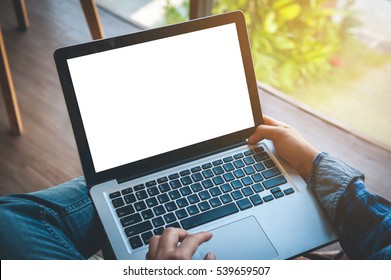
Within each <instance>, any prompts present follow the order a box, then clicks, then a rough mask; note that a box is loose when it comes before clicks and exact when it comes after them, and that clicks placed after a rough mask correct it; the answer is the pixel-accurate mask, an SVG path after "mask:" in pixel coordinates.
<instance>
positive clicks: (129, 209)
mask: <svg viewBox="0 0 391 280" xmlns="http://www.w3.org/2000/svg"><path fill="white" fill-rule="evenodd" d="M115 211H116V212H117V215H118V217H119V218H121V217H124V216H127V215H129V214H133V213H134V212H135V211H134V208H133V206H132V205H126V206H123V207H121V208H118V209H117V210H115Z"/></svg>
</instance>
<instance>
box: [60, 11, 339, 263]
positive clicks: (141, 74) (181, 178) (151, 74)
mask: <svg viewBox="0 0 391 280" xmlns="http://www.w3.org/2000/svg"><path fill="white" fill-rule="evenodd" d="M55 60H56V65H57V69H58V72H59V77H60V81H61V85H62V87H63V91H64V96H65V100H66V103H67V107H68V111H69V115H70V118H71V122H72V126H73V129H74V133H75V138H76V142H77V146H78V150H79V154H80V158H81V162H82V166H83V171H84V175H85V178H86V182H87V185H88V187H89V188H90V194H91V197H92V199H93V202H94V204H95V206H96V209H97V211H98V213H99V216H100V218H101V220H102V223H103V226H104V228H105V231H106V233H107V235H108V238H109V240H110V243H111V245H112V247H113V249H114V252H115V254H116V257H117V258H118V259H144V258H145V255H146V252H147V250H148V242H149V239H150V238H151V237H152V236H153V235H156V234H161V233H162V231H163V230H164V229H165V228H166V227H169V226H173V227H181V228H184V229H186V230H188V231H189V232H198V231H212V232H213V238H212V239H211V240H210V241H209V242H207V243H205V244H203V245H202V246H200V248H199V250H198V251H197V253H196V254H195V256H194V258H195V259H198V258H203V256H204V255H205V254H206V253H207V252H210V251H212V252H214V253H215V255H216V256H217V258H218V259H287V258H292V257H295V256H298V255H300V254H302V253H304V252H307V251H311V250H313V249H315V248H319V247H321V246H324V245H326V244H329V243H331V242H334V241H335V240H336V239H337V237H336V234H335V230H334V228H333V226H332V225H331V224H330V222H329V220H328V219H327V217H326V216H325V215H324V213H323V212H322V210H321V209H320V207H319V206H318V204H317V202H316V198H315V197H314V195H313V194H312V193H311V192H310V191H309V190H308V189H307V187H306V184H305V182H304V181H303V180H302V178H301V177H300V176H299V175H298V174H297V172H296V171H295V170H293V168H292V167H291V166H289V165H288V164H287V163H286V162H285V161H283V160H282V159H279V158H278V156H277V155H276V154H275V151H274V148H273V145H272V143H271V142H268V141H263V142H261V143H259V145H257V146H251V147H250V146H248V145H247V144H246V138H247V137H248V136H250V135H251V134H252V133H253V131H254V129H255V128H256V127H257V126H258V125H260V124H261V123H262V113H261V108H260V102H259V96H258V91H257V85H256V80H255V75H254V70H253V65H252V59H251V52H250V48H249V42H248V37H247V31H246V26H245V21H244V16H243V14H242V13H241V12H233V13H228V14H223V15H217V16H212V17H208V18H203V19H198V20H194V21H189V22H185V23H181V24H177V25H171V26H167V27H162V28H158V29H153V30H147V31H143V32H139V33H135V34H129V35H125V36H121V37H116V38H109V39H105V40H100V41H95V42H90V43H86V44H82V45H77V46H70V47H65V48H62V49H59V50H57V51H56V53H55Z"/></svg>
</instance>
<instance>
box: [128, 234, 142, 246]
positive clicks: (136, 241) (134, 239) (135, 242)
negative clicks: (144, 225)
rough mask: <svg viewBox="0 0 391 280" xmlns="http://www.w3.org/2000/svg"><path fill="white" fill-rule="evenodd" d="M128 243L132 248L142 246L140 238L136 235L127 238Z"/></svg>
mask: <svg viewBox="0 0 391 280" xmlns="http://www.w3.org/2000/svg"><path fill="white" fill-rule="evenodd" d="M129 244H130V246H131V247H132V249H137V248H140V247H141V246H143V242H142V241H141V238H140V236H138V235H137V236H134V237H131V238H129Z"/></svg>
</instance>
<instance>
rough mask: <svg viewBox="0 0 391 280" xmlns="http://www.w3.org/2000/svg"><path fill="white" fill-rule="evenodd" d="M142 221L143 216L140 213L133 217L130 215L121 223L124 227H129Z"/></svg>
mask: <svg viewBox="0 0 391 280" xmlns="http://www.w3.org/2000/svg"><path fill="white" fill-rule="evenodd" d="M141 221H142V218H141V215H140V214H139V213H135V214H133V215H129V216H127V217H125V218H122V219H120V222H121V224H122V226H123V227H128V226H130V225H134V224H137V223H139V222H141Z"/></svg>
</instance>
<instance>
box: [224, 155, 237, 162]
mask: <svg viewBox="0 0 391 280" xmlns="http://www.w3.org/2000/svg"><path fill="white" fill-rule="evenodd" d="M233 160H234V158H233V157H231V156H229V157H225V158H223V161H224V162H230V161H233Z"/></svg>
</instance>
